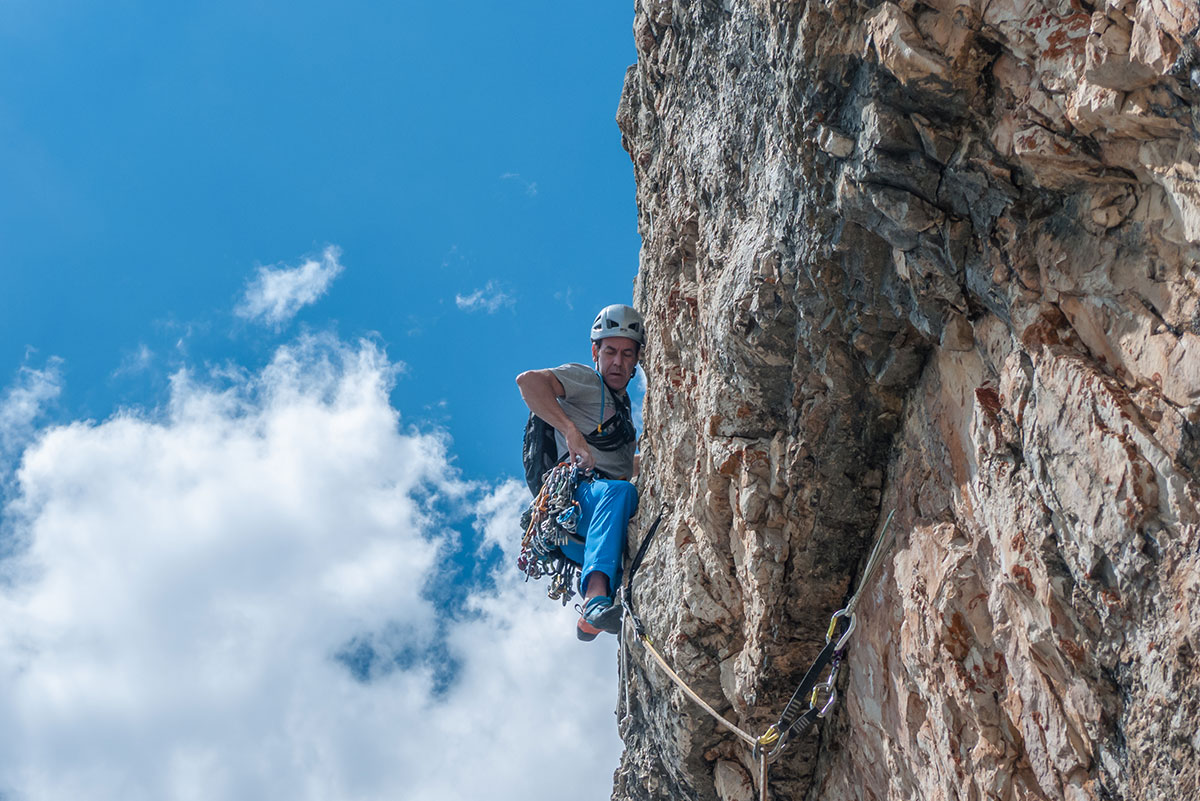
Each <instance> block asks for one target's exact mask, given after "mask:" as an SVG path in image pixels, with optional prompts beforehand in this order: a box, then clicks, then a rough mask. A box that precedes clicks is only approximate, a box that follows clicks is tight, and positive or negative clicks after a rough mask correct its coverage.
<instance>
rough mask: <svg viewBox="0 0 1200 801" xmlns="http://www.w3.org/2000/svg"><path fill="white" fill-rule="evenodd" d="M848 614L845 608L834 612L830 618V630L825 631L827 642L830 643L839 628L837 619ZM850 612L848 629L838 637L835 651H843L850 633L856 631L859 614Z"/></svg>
mask: <svg viewBox="0 0 1200 801" xmlns="http://www.w3.org/2000/svg"><path fill="white" fill-rule="evenodd" d="M846 614H847V612H846V610H845V609H839V610H837V611H836V612H834V613H833V617H831V618H830V619H829V631H827V632H826V633H825V642H827V643H828V642H829V641H830V640H832V639H833V632H834V630H835V629H836V628H837V619H838V618H839V617H846ZM849 614H850V625H849V627H848V628H847V629H846V631H845V632H844V633H843V634H842V636H841V638H840V639H838V642H837V645H835V646H834V647H833V650H834V651H841V650H842V649H843V648H845V647H846V643H847V642H848V641H849V640H850V635H851V634H853V633H854V627H855V626H857V625H858V615H857V614H855V613H853V612H851V613H849Z"/></svg>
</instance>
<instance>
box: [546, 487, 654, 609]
mask: <svg viewBox="0 0 1200 801" xmlns="http://www.w3.org/2000/svg"><path fill="white" fill-rule="evenodd" d="M575 500H577V501H579V511H580V513H581V514H580V517H579V532H580V533H581V534H582V533H584V532H587V537H586V542H584V543H583V544H582V545H581V544H580V543H578V542H568V543H567V544H566V545H563V546H560V547H561V548H562V552H563V555H564V556H566V557H567V558H568V559H570V560H571V561H572V562H578V563H579V564H580V565H581V567H580V570H579V589H580V593H582V592H583V590H584V589H585V588H586V587H587V580H588V577H589V576H590V575H591V574H592V573H594V572H595V571H597V570H599V571H600V572H601V573H603V574H604V575H606V576H608V590H609V594H610V595H612V594H614V593H615V592H616V591H617V587H618V586H619V584H620V579H621V557H622V555H623V554H624V552H625V535H626V532H627V530H628V528H629V518H631V517H633V513H634V512H636V511H637V504H638V497H637V488H636V487H634V486H633V485H632V484H630V483H629V482H628V481H615V480H614V481H610V480H608V479H603V478H598V479H596V480H594V481H582V482H580V484H579V488H578V489H577V490H575Z"/></svg>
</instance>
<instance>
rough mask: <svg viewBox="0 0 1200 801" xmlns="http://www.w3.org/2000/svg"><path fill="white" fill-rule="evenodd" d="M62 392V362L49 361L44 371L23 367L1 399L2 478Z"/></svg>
mask: <svg viewBox="0 0 1200 801" xmlns="http://www.w3.org/2000/svg"><path fill="white" fill-rule="evenodd" d="M61 392H62V360H61V359H50V360H49V361H48V362H47V363H46V366H45V367H43V368H42V369H40V370H39V369H36V368H33V367H22V368H21V369H20V371H19V372H18V373H17V378H16V380H15V381H14V382H13V383H12V385H11V386H9V387H8V389H7V390H6V391H5V392H4V394H3V395H2V396H0V460H2V461H0V474H2V473H3V472H4V468H3V465H4V464H7V463H8V461H9V460H10V459H12V458H13V457H14V456H15V455H16V454H17V452H18V451H19V450H20V449H21V447H23V446H24V445H25V444H26V443H27V442H29V441H30V440H31V439H32V437H33V434H34V423H35V421H36V420H37V419H38V416H39V415H41V414H42V411H43V410H44V409H45V407H46V405H47V404H48V403H49V402H50V401H52V400H54V399H55V398H57V397H58V396H59V394H60V393H61Z"/></svg>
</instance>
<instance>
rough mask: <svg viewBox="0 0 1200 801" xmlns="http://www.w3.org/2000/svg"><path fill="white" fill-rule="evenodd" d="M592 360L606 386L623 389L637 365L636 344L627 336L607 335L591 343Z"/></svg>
mask: <svg viewBox="0 0 1200 801" xmlns="http://www.w3.org/2000/svg"><path fill="white" fill-rule="evenodd" d="M592 360H593V361H594V362H596V369H597V370H599V371H600V375H601V377H602V378H603V379H604V383H605V384H608V388H609V389H612V390H617V391H620V390H622V389H625V386H626V385H627V384H628V383H629V379H631V378H633V368H634V367H635V366H636V365H637V360H638V344H637V343H636V342H634V341H633V340H632V339H629V338H628V337H608V338H607V339H602V340H600V341H599V342H593V343H592Z"/></svg>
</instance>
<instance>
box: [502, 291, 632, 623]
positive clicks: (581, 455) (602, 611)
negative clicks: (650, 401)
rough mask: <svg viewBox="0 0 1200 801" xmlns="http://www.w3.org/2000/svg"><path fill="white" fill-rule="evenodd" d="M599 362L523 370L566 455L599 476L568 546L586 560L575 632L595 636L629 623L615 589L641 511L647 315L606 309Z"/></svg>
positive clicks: (537, 408)
mask: <svg viewBox="0 0 1200 801" xmlns="http://www.w3.org/2000/svg"><path fill="white" fill-rule="evenodd" d="M591 340H592V366H591V367H588V366H587V365H584V364H564V365H562V366H561V367H552V368H549V369H545V370H528V371H526V372H524V373H521V374H520V375H519V376H517V386H518V387H519V388H520V390H521V398H522V399H523V400H524V401H525V404H526V405H527V406H528V407H529V410H530V411H531V412H533V413H534V414H536V415H537V416H538V417H540V418H542V419H543V420H545V421H546V422H547V423H549V424H550V425H551V426H553V427H554V430H555V440H556V442H557V445H558V452H559V454H560V455H561V454H564V453H565V454H567V456H566V458H567V459H569V460H570V462H571V463H572V464H574V465H576V466H578V467H579V468H580V469H581V470H592V471H593V476H594V479H593V480H591V481H580V482H579V488H578V489H577V490H576V491H575V500H576V501H578V502H579V509H580V520H579V529H578V530H579V531H580V532H581V533H586V535H585V538H584V542H583V543H578V542H575V541H571V542H568V543H567V544H565V545H563V546H561V548H562V551H563V554H564V555H565V556H566V557H567V558H568V559H570V560H571V561H573V562H576V563H578V564H579V565H580V571H579V587H580V592H581V593H582V595H583V598H584V602H583V605H582V607H576V608H577V609H579V611H580V617H579V621H578V623H576V628H575V634H576V636H577V637H578V638H579V639H581V640H584V641H589V640H594V639H595V638H596V636H597V635H598V634H599V633H600V632H602V631H607V632H610V633H613V634H615V633H616V632H618V631H619V630H620V627H621V608H620V605H619V604H617V603H616V602H615V601H614V598H613V594H614V592H615V591H616V589H617V587H618V586H620V583H619V582H620V574H621V557H622V556H623V554H624V552H625V536H626V530H627V528H628V526H629V519H630V518H631V517H632V516H633V513H634V512H635V511H636V510H637V489H636V488H635V487H634V486H633V484H631V483H630V480H631V479H632V478H634V476H635V472H636V469H637V455H636V451H637V431H636V429H635V428H634V425H633V419H632V416H631V414H630V403H629V393H628V392H627V391H626V388H627V387H628V385H629V381H630V379H632V378H633V375H634V372H635V370H636V368H637V363H638V358H639V357H640V356H641V350H642V346H643V345H644V344H645V343H646V336H645V322H644V321H643V319H642V315H640V314H639V313H638V312H637V311H636V310H635V309H633V308H632V307H630V306H624V305H621V304H614V305H612V306H606V307H605V308H603V309H601V311H600V313H599V314H598V315H596V320H595V322H593V323H592V331H591Z"/></svg>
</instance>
